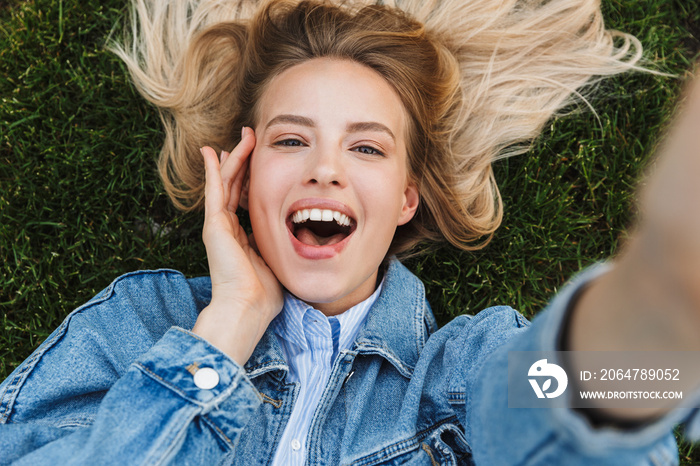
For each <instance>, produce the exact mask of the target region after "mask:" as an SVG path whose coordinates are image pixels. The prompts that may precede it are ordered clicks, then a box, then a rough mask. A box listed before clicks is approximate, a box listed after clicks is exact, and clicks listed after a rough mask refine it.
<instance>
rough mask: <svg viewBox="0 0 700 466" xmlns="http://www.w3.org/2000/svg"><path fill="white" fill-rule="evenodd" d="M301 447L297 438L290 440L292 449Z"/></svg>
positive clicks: (295, 449) (296, 449)
mask: <svg viewBox="0 0 700 466" xmlns="http://www.w3.org/2000/svg"><path fill="white" fill-rule="evenodd" d="M300 448H301V442H300V441H299V440H297V439H294V440H292V450H294V451H298V450H299V449H300Z"/></svg>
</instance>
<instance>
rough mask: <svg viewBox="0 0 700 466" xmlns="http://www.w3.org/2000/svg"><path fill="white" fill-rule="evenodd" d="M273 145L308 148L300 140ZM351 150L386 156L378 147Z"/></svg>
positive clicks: (279, 142)
mask: <svg viewBox="0 0 700 466" xmlns="http://www.w3.org/2000/svg"><path fill="white" fill-rule="evenodd" d="M272 145H273V146H279V147H304V146H306V144H305V143H304V142H302V141H300V140H299V139H293V138H288V139H282V140H281V141H277V142H274V143H273V144H272ZM350 150H354V151H356V152H359V153H361V154H364V155H378V156H380V157H384V156H385V154H384V152H382V151H380V150H379V149H377V148H376V147H372V146H367V145H362V146H357V147H353V148H352V149H350Z"/></svg>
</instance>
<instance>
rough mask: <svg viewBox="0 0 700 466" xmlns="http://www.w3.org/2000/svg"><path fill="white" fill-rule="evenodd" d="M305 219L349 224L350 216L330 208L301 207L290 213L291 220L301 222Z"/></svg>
mask: <svg viewBox="0 0 700 466" xmlns="http://www.w3.org/2000/svg"><path fill="white" fill-rule="evenodd" d="M307 220H313V221H316V222H332V221H334V220H335V221H336V222H337V223H338V224H339V225H343V226H346V227H347V226H350V222H351V220H350V217H348V216H347V215H345V214H343V213H341V212H338V211H337V210H330V209H303V210H297V211H296V212H294V214H292V222H294V223H301V222H305V221H307Z"/></svg>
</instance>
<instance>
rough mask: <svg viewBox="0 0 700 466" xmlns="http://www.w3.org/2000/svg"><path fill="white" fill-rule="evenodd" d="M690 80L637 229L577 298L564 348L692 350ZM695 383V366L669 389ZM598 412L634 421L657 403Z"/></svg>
mask: <svg viewBox="0 0 700 466" xmlns="http://www.w3.org/2000/svg"><path fill="white" fill-rule="evenodd" d="M693 84H694V85H693V86H692V87H691V88H690V89H689V90H690V92H689V93H688V97H687V101H686V103H685V108H684V109H683V111H682V112H681V113H680V115H679V118H678V119H677V120H676V123H675V125H674V126H673V128H672V131H671V132H670V133H669V135H668V137H667V139H666V141H665V143H664V144H663V145H662V146H661V151H660V152H659V158H658V160H657V163H656V165H657V166H656V167H655V170H654V172H653V174H652V176H651V178H650V180H649V184H648V186H646V187H645V189H644V190H643V191H642V200H641V212H642V218H641V221H640V224H639V226H638V228H637V231H636V232H635V234H634V235H633V236H632V239H631V240H630V241H629V243H628V244H627V245H626V247H625V249H624V250H623V252H622V254H621V255H620V257H619V258H617V259H616V260H615V262H614V267H613V268H612V269H611V271H610V272H609V273H607V274H605V275H603V276H602V277H600V278H599V279H597V280H595V281H594V282H593V283H592V284H591V285H590V286H589V287H588V288H587V289H586V290H585V291H584V292H583V293H582V295H581V297H580V298H579V300H578V301H577V303H576V306H575V308H574V309H573V310H572V315H571V318H570V321H569V324H570V326H569V328H568V341H567V342H564V344H565V345H566V349H570V350H581V351H586V350H590V351H603V350H607V351H625V350H634V351H700V80H696V82H695V83H693ZM571 364H572V365H573V367H572V368H571V369H572V370H573V371H574V373H577V371H576V367H575V364H576V362H575V361H574V360H572V361H571ZM590 384H591V385H594V381H591V382H590ZM697 387H700V372H695V373H693V372H689V373H687V374H684V377H682V378H681V381H680V382H679V384H677V385H675V386H674V389H678V390H683V391H685V392H686V393H690V392H691V391H692V390H693V389H694V388H697ZM583 388H585V387H583ZM589 388H594V387H589ZM604 414H606V415H607V416H610V417H611V420H612V419H617V420H620V421H630V420H631V421H634V420H643V419H645V418H651V417H655V416H659V415H662V414H663V410H658V409H657V410H653V409H640V410H629V409H625V410H608V411H606V412H605V413H604Z"/></svg>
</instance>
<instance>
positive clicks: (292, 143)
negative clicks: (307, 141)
mask: <svg viewBox="0 0 700 466" xmlns="http://www.w3.org/2000/svg"><path fill="white" fill-rule="evenodd" d="M273 145H274V146H282V147H302V146H303V145H304V143H303V142H301V141H300V140H298V139H282V140H281V141H277V142H275V143H274V144H273Z"/></svg>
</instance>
